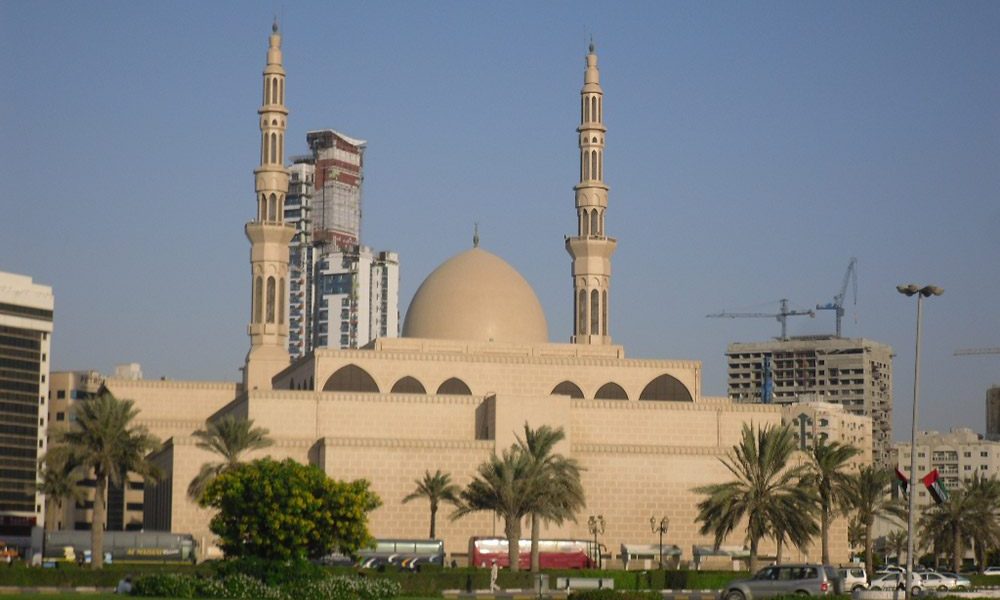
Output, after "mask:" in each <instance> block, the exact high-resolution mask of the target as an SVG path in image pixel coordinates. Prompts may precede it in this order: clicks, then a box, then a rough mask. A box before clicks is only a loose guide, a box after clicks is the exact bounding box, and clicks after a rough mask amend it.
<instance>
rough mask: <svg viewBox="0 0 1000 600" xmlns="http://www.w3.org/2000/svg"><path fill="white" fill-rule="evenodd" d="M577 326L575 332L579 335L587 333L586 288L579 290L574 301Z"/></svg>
mask: <svg viewBox="0 0 1000 600" xmlns="http://www.w3.org/2000/svg"><path fill="white" fill-rule="evenodd" d="M576 311H577V327H576V332H577V333H578V334H580V335H586V333H587V290H580V293H579V294H578V295H577V301H576Z"/></svg>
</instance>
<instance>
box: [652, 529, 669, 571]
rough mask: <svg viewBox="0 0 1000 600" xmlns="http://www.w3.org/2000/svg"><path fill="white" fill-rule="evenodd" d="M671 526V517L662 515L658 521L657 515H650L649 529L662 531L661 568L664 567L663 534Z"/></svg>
mask: <svg viewBox="0 0 1000 600" xmlns="http://www.w3.org/2000/svg"><path fill="white" fill-rule="evenodd" d="M668 527H670V517H666V516H664V517H661V518H660V522H659V523H657V522H656V517H649V530H650V531H652V532H653V533H656V532H657V531H659V532H660V568H661V569H662V568H663V536H664V534H666V533H667V528H668Z"/></svg>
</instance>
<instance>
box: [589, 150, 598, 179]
mask: <svg viewBox="0 0 1000 600" xmlns="http://www.w3.org/2000/svg"><path fill="white" fill-rule="evenodd" d="M590 176H591V177H593V178H594V179H597V150H593V151H591V153H590Z"/></svg>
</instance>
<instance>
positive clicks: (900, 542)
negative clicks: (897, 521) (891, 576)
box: [885, 529, 909, 565]
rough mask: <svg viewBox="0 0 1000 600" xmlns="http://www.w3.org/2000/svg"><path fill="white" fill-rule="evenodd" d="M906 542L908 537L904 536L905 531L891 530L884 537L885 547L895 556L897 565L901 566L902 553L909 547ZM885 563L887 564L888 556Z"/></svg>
mask: <svg viewBox="0 0 1000 600" xmlns="http://www.w3.org/2000/svg"><path fill="white" fill-rule="evenodd" d="M908 542H909V536H907V535H906V530H905V529H893V530H892V531H890V532H889V533H888V534H887V535H886V536H885V546H886V548H887V549H888V550H889V551H890V552H892V554H894V555H895V556H896V564H897V565H901V564H903V551H904V550H906V547H907V546H908V545H909V543H908ZM887 554H888V552H887ZM886 562H889V557H888V556H886Z"/></svg>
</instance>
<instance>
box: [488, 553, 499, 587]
mask: <svg viewBox="0 0 1000 600" xmlns="http://www.w3.org/2000/svg"><path fill="white" fill-rule="evenodd" d="M499 574H500V567H499V566H497V561H496V559H493V566H492V567H490V591H491V592H495V591H497V590H499V589H500V588H499V587H498V586H497V575H499Z"/></svg>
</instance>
